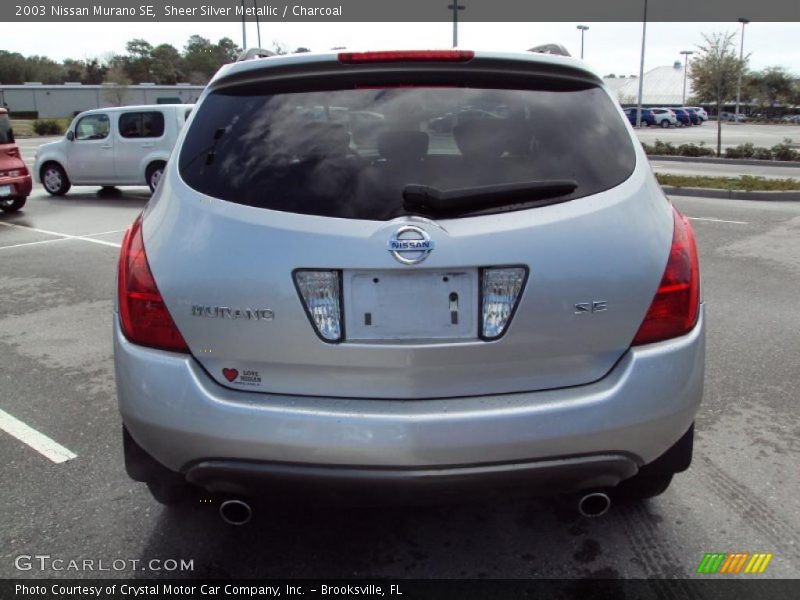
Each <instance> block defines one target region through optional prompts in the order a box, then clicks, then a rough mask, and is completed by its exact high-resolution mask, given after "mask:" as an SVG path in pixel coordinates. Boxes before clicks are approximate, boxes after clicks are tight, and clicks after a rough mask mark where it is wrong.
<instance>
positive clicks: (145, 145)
mask: <svg viewBox="0 0 800 600" xmlns="http://www.w3.org/2000/svg"><path fill="white" fill-rule="evenodd" d="M152 147H153V144H142V148H152Z"/></svg>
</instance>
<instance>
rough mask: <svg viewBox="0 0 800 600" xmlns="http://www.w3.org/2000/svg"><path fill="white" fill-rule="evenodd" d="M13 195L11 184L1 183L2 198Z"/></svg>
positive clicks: (0, 195)
mask: <svg viewBox="0 0 800 600" xmlns="http://www.w3.org/2000/svg"><path fill="white" fill-rule="evenodd" d="M10 195H11V186H10V185H0V198H2V197H3V196H10Z"/></svg>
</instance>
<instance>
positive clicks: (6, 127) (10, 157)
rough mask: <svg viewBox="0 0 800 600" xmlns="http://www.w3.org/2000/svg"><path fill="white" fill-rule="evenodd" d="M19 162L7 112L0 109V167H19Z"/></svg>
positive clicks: (17, 150) (20, 162)
mask: <svg viewBox="0 0 800 600" xmlns="http://www.w3.org/2000/svg"><path fill="white" fill-rule="evenodd" d="M21 164H22V160H21V159H20V157H19V148H18V147H17V143H16V141H15V140H14V131H13V130H12V128H11V121H10V120H9V118H8V113H7V112H6V111H5V109H0V169H5V168H10V167H19V166H21Z"/></svg>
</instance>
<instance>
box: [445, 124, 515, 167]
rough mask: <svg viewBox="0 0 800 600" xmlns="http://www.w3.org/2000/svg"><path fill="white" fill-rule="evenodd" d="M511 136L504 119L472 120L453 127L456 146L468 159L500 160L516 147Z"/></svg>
mask: <svg viewBox="0 0 800 600" xmlns="http://www.w3.org/2000/svg"><path fill="white" fill-rule="evenodd" d="M511 134H512V131H511V129H510V127H509V123H508V121H505V120H504V119H471V120H468V121H463V122H461V123H459V124H458V125H456V126H455V127H453V138H454V139H455V141H456V145H457V146H458V149H459V151H460V152H461V154H462V155H464V156H465V157H468V158H480V159H490V158H499V157H500V156H502V154H503V152H505V151H506V150H510V149H511V146H513V145H514V143H513V141H512V135H511Z"/></svg>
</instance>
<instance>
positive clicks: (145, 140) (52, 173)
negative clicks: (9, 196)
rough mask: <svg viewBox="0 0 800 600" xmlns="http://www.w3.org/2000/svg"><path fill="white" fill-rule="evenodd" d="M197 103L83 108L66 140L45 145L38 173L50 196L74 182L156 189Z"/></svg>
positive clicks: (35, 169)
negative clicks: (85, 109)
mask: <svg viewBox="0 0 800 600" xmlns="http://www.w3.org/2000/svg"><path fill="white" fill-rule="evenodd" d="M193 107H194V105H193V104H157V105H149V106H119V107H111V108H98V109H94V110H87V111H86V112H82V113H81V114H79V115H78V116H77V117H75V119H73V121H72V123H71V124H70V126H69V129H67V133H66V135H65V136H64V138H63V139H60V140H58V141H57V142H51V143H49V144H43V145H42V146H40V147H39V149H38V151H37V152H36V161H35V162H34V167H33V173H34V176H35V177H36V178H37V180H38V181H39V182H40V183H41V184H42V185H43V186H44V189H45V190H47V191H48V192H49V193H50V194H53V195H54V196H63V195H64V194H66V193H67V192H68V191H69V189H70V187H72V186H73V185H99V186H102V187H113V186H118V185H148V186H150V190H151V191H153V190H155V189H156V186H157V185H158V182H159V180H160V179H161V174H162V173H163V172H164V166H165V165H166V164H167V159H169V155H170V153H171V152H172V147H173V146H174V145H175V141H176V140H177V138H178V132H179V131H180V130H181V128H182V127H183V125H184V124H185V123H186V119H187V118H188V117H189V115H190V114H191V112H192V108H193Z"/></svg>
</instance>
